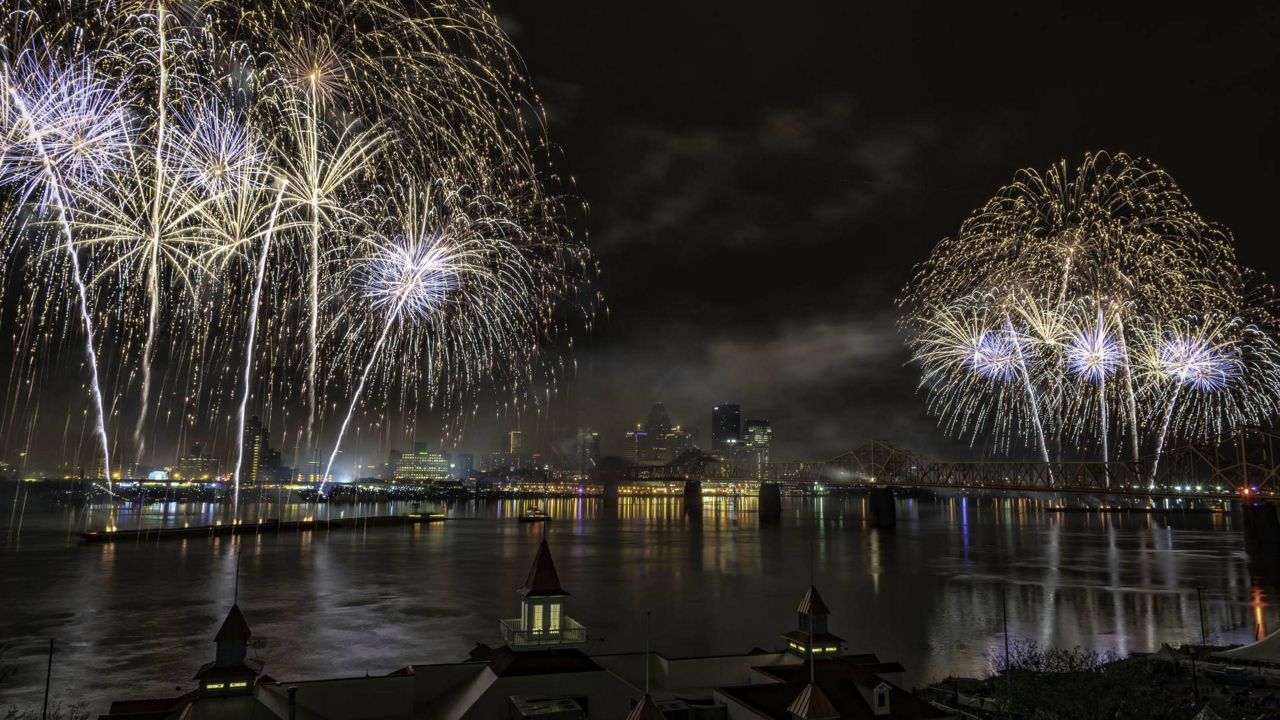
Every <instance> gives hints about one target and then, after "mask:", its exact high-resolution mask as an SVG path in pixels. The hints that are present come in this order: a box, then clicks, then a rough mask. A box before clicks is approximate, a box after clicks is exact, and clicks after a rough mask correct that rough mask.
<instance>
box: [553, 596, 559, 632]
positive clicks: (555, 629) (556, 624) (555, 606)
mask: <svg viewBox="0 0 1280 720" xmlns="http://www.w3.org/2000/svg"><path fill="white" fill-rule="evenodd" d="M559 630H560V603H553V604H552V605H551V632H559Z"/></svg>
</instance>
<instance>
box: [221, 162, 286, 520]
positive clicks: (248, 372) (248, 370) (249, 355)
mask: <svg viewBox="0 0 1280 720" xmlns="http://www.w3.org/2000/svg"><path fill="white" fill-rule="evenodd" d="M285 188H286V185H285V183H284V182H283V181H282V182H281V183H280V190H279V192H277V193H276V201H275V204H274V205H272V207H271V217H270V218H269V219H268V221H267V227H266V230H264V231H263V236H262V249H261V250H259V251H258V252H259V255H258V269H257V272H256V273H255V274H254V281H253V300H252V301H251V302H250V305H249V339H248V340H247V341H246V342H245V351H244V376H243V379H244V383H243V385H241V387H240V409H239V412H238V413H237V415H236V421H237V424H236V437H240V438H242V437H244V418H245V413H246V411H247V410H248V406H249V393H250V389H251V388H252V385H253V372H252V371H253V358H254V355H253V346H254V342H255V341H256V340H257V334H258V309H259V307H260V306H261V304H262V282H263V280H264V278H265V277H266V274H267V258H268V257H269V256H270V255H271V238H272V236H273V235H274V234H275V229H276V219H277V218H278V217H279V214H280V201H281V200H283V199H284V192H285ZM236 447H237V450H236V464H235V469H234V470H233V471H232V472H233V482H234V488H233V490H232V492H233V495H232V500H231V508H232V513H231V516H232V517H234V518H238V517H239V511H240V469H241V468H242V467H244V443H243V442H241V443H237V444H236Z"/></svg>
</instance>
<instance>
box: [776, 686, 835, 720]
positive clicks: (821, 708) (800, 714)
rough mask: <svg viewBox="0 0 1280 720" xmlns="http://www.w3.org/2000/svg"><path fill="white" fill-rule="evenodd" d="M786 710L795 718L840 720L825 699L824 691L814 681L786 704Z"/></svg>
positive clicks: (803, 719)
mask: <svg viewBox="0 0 1280 720" xmlns="http://www.w3.org/2000/svg"><path fill="white" fill-rule="evenodd" d="M787 712H789V713H791V717H793V718H795V720H840V713H839V712H837V711H836V708H835V706H834V705H832V704H831V701H830V700H828V699H827V696H826V693H824V692H822V690H821V688H819V687H818V686H817V685H816V684H814V683H809V684H808V685H805V686H804V689H803V690H801V691H800V694H799V695H797V696H796V699H795V700H792V701H791V704H790V705H788V706H787Z"/></svg>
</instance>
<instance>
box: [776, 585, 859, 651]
mask: <svg viewBox="0 0 1280 720" xmlns="http://www.w3.org/2000/svg"><path fill="white" fill-rule="evenodd" d="M830 615H831V611H830V610H829V609H828V608H827V604H826V603H825V602H824V601H823V600H822V596H821V595H819V594H818V588H816V587H814V586H813V585H810V586H809V590H808V591H807V592H805V594H804V597H802V598H800V604H799V605H797V606H796V629H795V630H791V631H790V632H785V633H783V634H782V638H783V639H784V640H786V641H787V652H789V653H791V654H793V655H798V656H800V657H808V654H809V646H810V645H812V646H813V654H814V656H815V657H819V658H822V657H836V656H837V655H839V654H840V653H841V652H843V650H844V638H841V637H837V636H835V635H832V634H831V633H830V631H828V630H827V620H828V618H829V617H830Z"/></svg>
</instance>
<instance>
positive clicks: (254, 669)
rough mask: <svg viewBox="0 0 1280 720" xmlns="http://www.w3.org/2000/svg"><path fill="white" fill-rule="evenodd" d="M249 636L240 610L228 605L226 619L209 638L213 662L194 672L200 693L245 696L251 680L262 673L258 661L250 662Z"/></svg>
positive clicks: (236, 606)
mask: <svg viewBox="0 0 1280 720" xmlns="http://www.w3.org/2000/svg"><path fill="white" fill-rule="evenodd" d="M252 637H253V632H252V631H251V630H249V623H248V622H247V621H246V620H245V619H244V613H242V612H240V606H239V605H237V604H232V606H231V609H230V610H228V611H227V618H226V619H225V620H223V621H222V626H221V627H220V628H218V634H217V635H214V636H213V642H214V643H215V645H216V646H217V650H216V654H215V655H214V658H213V662H208V663H205V664H204V665H202V666H201V667H200V669H199V670H198V671H196V679H197V680H199V681H200V684H201V692H210V691H217V692H218V693H222V694H225V693H228V692H241V691H243V692H248V691H249V688H251V686H252V685H253V682H254V680H255V678H257V677H258V675H259V674H261V673H262V661H261V660H256V659H250V658H249V657H248V655H249V640H250V639H251V638H252Z"/></svg>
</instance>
